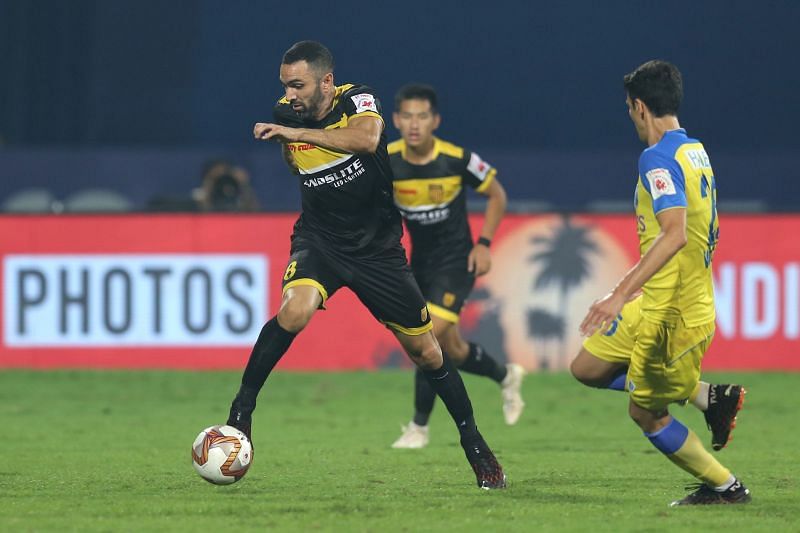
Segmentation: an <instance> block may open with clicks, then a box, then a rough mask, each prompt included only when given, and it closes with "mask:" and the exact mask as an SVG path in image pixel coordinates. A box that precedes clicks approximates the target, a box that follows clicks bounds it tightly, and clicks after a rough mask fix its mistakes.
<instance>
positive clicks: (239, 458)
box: [192, 426, 253, 485]
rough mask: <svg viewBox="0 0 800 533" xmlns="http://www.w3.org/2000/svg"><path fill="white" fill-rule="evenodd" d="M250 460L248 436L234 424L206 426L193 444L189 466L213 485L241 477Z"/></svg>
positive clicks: (228, 483)
mask: <svg viewBox="0 0 800 533" xmlns="http://www.w3.org/2000/svg"><path fill="white" fill-rule="evenodd" d="M252 461H253V446H252V445H251V444H250V439H248V438H247V435H245V434H244V433H242V432H241V431H239V430H238V429H236V428H235V427H233V426H211V427H207V428H206V429H204V430H203V431H201V432H200V434H199V435H198V436H197V438H196V439H194V443H193V444H192V466H194V469H195V470H197V473H198V474H200V476H201V477H202V478H203V479H205V480H206V481H208V482H209V483H214V484H215V485H230V484H231V483H236V482H237V481H239V480H240V479H242V478H243V477H244V475H245V474H246V473H247V469H248V468H250V463H251V462H252Z"/></svg>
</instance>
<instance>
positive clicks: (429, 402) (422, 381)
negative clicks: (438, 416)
mask: <svg viewBox="0 0 800 533" xmlns="http://www.w3.org/2000/svg"><path fill="white" fill-rule="evenodd" d="M435 401H436V391H434V390H433V387H431V384H430V383H428V380H427V379H426V378H425V374H423V373H422V370H420V369H419V368H417V370H416V372H414V410H415V411H414V423H415V424H416V425H418V426H427V425H428V419H429V418H430V417H431V411H433V404H434V402H435Z"/></svg>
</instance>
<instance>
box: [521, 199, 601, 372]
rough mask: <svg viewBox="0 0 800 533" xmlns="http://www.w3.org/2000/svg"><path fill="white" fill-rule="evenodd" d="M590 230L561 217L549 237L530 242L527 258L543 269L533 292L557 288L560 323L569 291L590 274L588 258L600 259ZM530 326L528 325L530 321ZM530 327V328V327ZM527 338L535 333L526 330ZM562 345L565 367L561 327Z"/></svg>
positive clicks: (565, 308) (563, 359) (559, 335)
mask: <svg viewBox="0 0 800 533" xmlns="http://www.w3.org/2000/svg"><path fill="white" fill-rule="evenodd" d="M591 231H592V228H591V227H590V226H576V225H574V224H573V223H572V220H571V218H570V216H569V215H567V214H563V215H561V224H559V225H558V226H557V227H555V229H554V231H553V233H552V234H551V235H550V236H541V235H539V236H536V237H533V238H532V239H531V244H533V245H534V246H535V247H536V248H537V249H538V251H537V252H536V253H534V254H533V255H532V256H530V257H529V258H528V261H529V262H531V263H541V264H542V269H541V271H540V272H539V275H538V276H536V279H535V280H534V283H533V288H532V291H533V292H534V293H535V292H536V291H537V290H540V289H547V288H550V287H552V286H554V285H556V286H558V294H559V298H558V310H559V315H558V316H560V317H561V319H562V323H563V324H566V322H567V301H568V300H567V299H568V297H569V293H570V291H571V290H572V289H573V288H575V287H577V286H579V285H580V284H581V282H583V280H584V279H586V278H587V277H588V276H589V274H590V273H591V265H590V263H589V254H591V253H594V254H598V255H602V254H601V253H600V251H599V250H598V247H597V244H596V243H595V242H594V240H592V238H591V236H590V232H591ZM529 322H531V321H530V320H529ZM529 325H530V324H529ZM528 332H529V334H530V335H531V336H534V335H535V332H534V331H533V330H532V329H531V328H529V331H528ZM558 338H559V340H560V341H561V342H560V344H561V354H560V359H561V360H562V361H563V364H562V366H565V365H566V363H567V360H568V358H569V354H567V353H566V337H565V331H564V329H563V327H562V328H561V331H559V332H558Z"/></svg>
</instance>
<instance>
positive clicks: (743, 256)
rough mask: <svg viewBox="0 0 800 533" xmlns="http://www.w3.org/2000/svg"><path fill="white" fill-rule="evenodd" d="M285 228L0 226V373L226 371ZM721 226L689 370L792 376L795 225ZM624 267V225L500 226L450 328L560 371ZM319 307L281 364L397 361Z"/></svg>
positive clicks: (281, 219)
mask: <svg viewBox="0 0 800 533" xmlns="http://www.w3.org/2000/svg"><path fill="white" fill-rule="evenodd" d="M294 220H295V215H266V214H265V215H203V216H193V215H124V216H123V215H120V216H6V217H0V278H2V285H0V286H1V287H2V306H0V324H2V337H1V338H0V367H30V368H50V367H104V368H114V367H123V368H242V366H243V365H244V363H245V362H246V360H247V357H248V355H249V350H250V347H251V346H252V344H253V342H254V341H255V339H256V337H257V336H258V332H259V330H260V328H261V326H262V325H263V323H264V321H265V320H267V319H268V318H269V317H271V316H273V315H274V314H275V313H276V312H277V310H278V309H279V306H280V299H281V294H280V280H281V276H282V275H283V271H284V269H285V267H286V260H287V258H288V251H289V235H290V234H291V228H292V224H293V223H294ZM471 223H472V224H473V227H474V228H476V229H477V228H479V227H480V224H481V223H482V219H481V217H479V216H475V217H473V218H472V219H471ZM721 225H722V226H721V227H722V232H721V241H720V245H719V247H718V249H717V253H716V256H715V259H714V268H715V280H716V287H717V334H716V338H715V340H714V342H713V344H712V347H711V350H710V352H709V354H708V355H707V358H706V361H705V363H704V365H705V368H717V369H720V368H726V369H734V368H736V369H800V356H798V354H797V351H798V347H800V342H798V340H800V312H799V310H798V308H799V307H800V305H799V301H800V247H798V246H797V245H796V244H794V243H792V242H791V240H792V238H791V236H792V235H795V234H797V232H799V231H800V216H788V215H787V216H782V215H774V216H732V215H728V216H725V215H724V214H723V216H722V221H721ZM637 256H638V246H637V241H636V228H635V223H634V220H633V217H632V216H622V215H602V216H601V215H592V216H589V215H574V216H558V215H536V216H523V215H509V216H508V217H506V219H505V220H504V221H503V224H502V225H501V228H500V231H499V232H498V234H497V236H496V238H495V239H494V243H493V245H492V261H493V267H492V271H491V272H490V273H489V274H488V275H487V276H484V277H482V278H480V279H479V280H478V283H477V284H476V288H475V290H474V292H473V295H472V298H471V300H470V301H469V302H468V304H467V305H466V306H465V308H464V311H463V314H462V323H461V325H462V329H463V330H464V332H465V335H466V336H467V337H468V338H471V339H475V340H477V341H478V342H481V343H482V344H483V345H484V346H485V347H486V348H487V351H489V352H490V353H493V354H494V355H495V356H496V357H498V358H499V359H502V358H506V359H508V360H512V361H516V362H519V363H521V364H523V365H524V366H525V367H526V368H528V369H529V370H531V371H538V370H547V369H550V370H553V369H562V368H566V366H567V365H568V363H569V361H570V359H571V358H572V357H573V356H574V355H575V354H576V353H577V351H578V349H579V347H580V343H581V338H580V336H579V335H578V332H577V331H578V324H579V323H580V320H581V319H582V317H583V315H584V314H585V312H586V309H587V308H588V306H589V305H590V304H591V302H592V301H593V300H594V299H595V298H598V297H600V296H602V295H603V294H605V292H606V291H608V290H609V289H610V288H611V287H613V286H614V284H615V283H616V282H617V280H618V279H619V277H621V276H622V275H623V274H624V272H625V271H626V270H627V269H628V268H630V266H631V265H632V264H633V262H634V261H635V259H636V257H637ZM327 307H328V309H327V310H326V311H322V312H318V313H317V314H316V315H315V317H314V319H313V320H312V322H311V324H310V325H309V326H308V327H307V328H306V330H305V331H303V332H302V333H301V334H300V335H299V336H298V337H297V339H296V340H295V342H294V344H293V345H292V347H291V349H290V350H289V353H287V355H286V356H285V357H284V359H283V360H282V361H281V363H280V366H281V368H285V369H309V370H310V369H356V368H378V367H384V366H407V365H409V363H408V361H407V360H406V358H405V356H404V355H403V354H402V352H401V351H400V349H399V346H398V345H397V343H396V341H395V339H394V338H393V336H392V335H391V334H390V333H389V332H388V331H387V330H386V329H385V328H384V327H383V326H381V325H380V324H379V323H377V322H376V321H375V320H374V319H373V318H372V316H371V315H370V314H369V313H368V312H367V311H366V309H364V308H363V307H362V306H361V304H360V303H359V302H358V300H357V299H356V298H355V296H354V295H353V294H352V293H350V292H349V291H348V290H347V289H342V290H341V291H339V292H337V293H336V295H335V296H334V297H332V298H331V299H330V300H329V302H328V305H327Z"/></svg>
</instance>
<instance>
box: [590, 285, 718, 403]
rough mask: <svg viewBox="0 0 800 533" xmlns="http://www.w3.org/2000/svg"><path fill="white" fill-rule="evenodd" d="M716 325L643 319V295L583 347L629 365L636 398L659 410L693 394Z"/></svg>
mask: <svg viewBox="0 0 800 533" xmlns="http://www.w3.org/2000/svg"><path fill="white" fill-rule="evenodd" d="M714 329H715V324H714V321H711V322H709V323H707V324H703V325H701V326H697V327H693V328H687V327H686V326H685V325H684V324H683V321H681V320H677V322H676V323H675V324H669V323H666V322H651V321H649V320H647V319H642V316H641V297H639V298H636V299H635V300H633V301H631V302H628V303H627V304H625V307H623V308H622V312H621V313H620V314H619V316H618V317H617V319H616V320H615V321H614V322H613V323H612V324H611V327H610V328H609V330H608V331H607V332H606V333H605V334H600V333H595V334H594V335H592V336H591V337H589V338H588V339H586V340H585V341H584V342H583V347H584V348H585V349H586V350H587V351H588V352H589V353H591V354H592V355H594V356H595V357H597V358H599V359H602V360H603V361H608V362H609V363H622V364H627V365H628V377H627V381H626V388H627V390H628V392H629V393H630V395H631V399H632V400H633V401H634V403H636V405H638V406H640V407H643V408H644V409H648V410H651V411H659V410H661V409H664V408H666V407H667V406H668V405H669V404H670V403H674V402H681V401H685V400H686V399H688V398H689V395H691V393H692V391H693V390H694V387H695V386H696V385H697V382H698V381H699V380H700V363H701V361H702V360H703V355H704V354H705V352H706V350H708V347H709V345H710V344H711V340H712V339H713V338H714Z"/></svg>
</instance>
